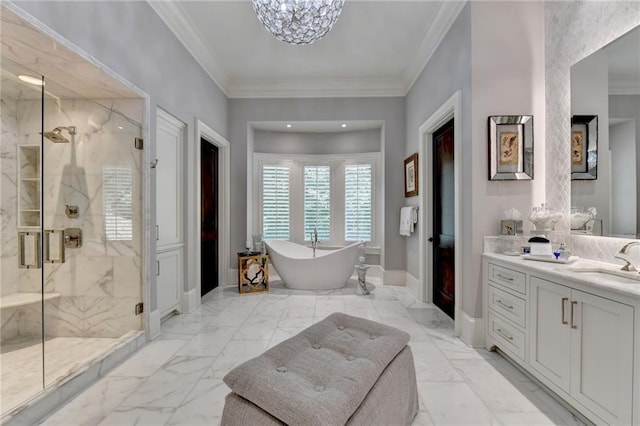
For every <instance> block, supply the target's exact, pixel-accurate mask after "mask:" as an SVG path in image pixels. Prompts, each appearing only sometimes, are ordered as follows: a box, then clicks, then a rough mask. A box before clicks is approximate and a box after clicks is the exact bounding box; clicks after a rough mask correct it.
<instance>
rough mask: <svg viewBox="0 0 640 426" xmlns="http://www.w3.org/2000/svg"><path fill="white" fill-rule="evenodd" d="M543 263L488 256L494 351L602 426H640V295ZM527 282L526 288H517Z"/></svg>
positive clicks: (489, 339) (489, 330) (486, 294)
mask: <svg viewBox="0 0 640 426" xmlns="http://www.w3.org/2000/svg"><path fill="white" fill-rule="evenodd" d="M538 263H541V262H530V261H523V260H520V259H514V260H510V259H509V258H507V257H506V256H502V258H501V256H500V255H495V254H491V255H485V256H484V261H483V268H484V269H483V271H484V276H485V283H484V284H485V285H484V301H485V303H484V310H485V312H484V313H485V316H484V317H485V318H486V319H487V327H486V336H485V337H486V346H487V348H488V349H491V348H493V347H497V348H499V349H500V350H501V351H502V352H504V353H505V354H506V355H507V356H509V357H510V358H512V359H513V360H514V361H515V362H516V363H518V364H519V365H521V366H522V367H523V368H524V369H526V370H527V371H529V372H530V373H531V374H532V375H533V376H535V377H536V378H537V379H539V380H540V381H541V382H542V383H544V384H545V385H546V386H547V387H548V388H549V389H550V390H552V391H553V392H554V393H555V394H556V395H558V396H559V397H561V398H562V399H564V400H565V401H566V402H567V403H569V404H570V405H572V406H573V407H574V408H575V409H576V410H578V411H580V412H581V413H583V414H584V415H585V417H587V418H589V419H590V420H591V421H593V422H594V423H596V424H615V425H635V424H640V413H639V412H640V393H639V392H640V383H638V381H639V378H640V374H639V373H638V369H639V368H640V353H639V352H640V350H639V349H638V348H639V347H640V345H639V344H638V340H639V336H640V332H639V331H640V330H639V329H640V326H639V325H638V324H640V321H639V319H638V315H639V314H640V309H639V306H640V303H639V298H638V296H637V295H636V294H630V295H629V296H628V297H626V296H625V295H624V293H623V292H620V291H616V290H615V289H614V290H612V291H611V292H608V291H607V290H606V288H604V286H602V285H599V286H595V287H593V288H590V287H589V285H587V284H584V283H581V282H580V280H579V279H575V278H568V275H566V274H565V275H563V274H562V273H558V274H555V272H556V271H558V269H554V268H553V266H555V267H556V268H557V265H551V266H548V265H541V266H538V265H537V264H538ZM496 271H498V272H501V274H500V275H502V276H503V277H506V278H505V279H504V280H503V282H502V281H499V280H496ZM509 278H513V280H510V279H509ZM520 280H521V281H522V282H523V283H524V286H523V287H516V286H513V285H512V283H514V282H516V281H520ZM632 285H637V286H638V288H640V283H638V284H632ZM515 288H521V290H520V291H516V290H514V289H515ZM636 293H637V292H636ZM503 304H504V305H506V306H502V305H503ZM522 312H526V314H525V317H522V316H521V315H522ZM498 329H499V330H501V331H502V333H500V332H499V331H498ZM510 337H511V338H510ZM516 346H517V347H516ZM520 346H521V347H520ZM634 367H635V369H634Z"/></svg>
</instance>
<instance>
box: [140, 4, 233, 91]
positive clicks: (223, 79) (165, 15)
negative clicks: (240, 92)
mask: <svg viewBox="0 0 640 426" xmlns="http://www.w3.org/2000/svg"><path fill="white" fill-rule="evenodd" d="M147 3H148V4H149V6H151V8H152V9H153V10H154V11H155V12H156V13H157V14H158V16H160V19H162V21H163V22H164V23H165V24H166V25H167V26H168V27H169V29H170V30H171V32H173V34H174V35H175V36H176V37H177V38H178V40H179V41H180V43H182V45H183V46H184V47H185V49H187V51H188V52H189V53H190V54H191V56H193V57H194V59H195V60H196V61H197V62H198V63H199V64H200V66H201V67H202V68H203V69H204V71H205V72H206V73H207V74H208V75H209V77H211V79H212V80H213V81H214V82H215V83H216V84H217V85H218V87H219V88H220V90H222V91H223V92H224V94H225V95H227V96H229V94H228V93H227V91H226V87H227V84H228V77H227V75H226V74H225V72H224V71H223V70H222V67H221V66H220V64H219V63H218V61H217V60H216V58H215V57H214V56H213V54H212V53H211V50H209V47H208V46H207V44H206V43H205V42H204V37H203V36H202V34H201V33H200V32H199V31H197V30H196V26H195V25H194V23H193V22H192V21H191V19H189V17H188V16H187V14H186V13H185V12H184V9H183V8H182V6H181V5H180V2H177V1H153V0H147Z"/></svg>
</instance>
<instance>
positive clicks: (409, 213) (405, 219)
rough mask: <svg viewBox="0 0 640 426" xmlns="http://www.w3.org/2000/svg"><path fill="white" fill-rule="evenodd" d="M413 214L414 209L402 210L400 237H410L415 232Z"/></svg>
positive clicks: (405, 208)
mask: <svg viewBox="0 0 640 426" xmlns="http://www.w3.org/2000/svg"><path fill="white" fill-rule="evenodd" d="M413 212H414V209H413V207H403V208H402V209H400V235H402V236H403V237H408V236H410V235H411V233H412V232H413V225H414V221H413V218H414V214H413Z"/></svg>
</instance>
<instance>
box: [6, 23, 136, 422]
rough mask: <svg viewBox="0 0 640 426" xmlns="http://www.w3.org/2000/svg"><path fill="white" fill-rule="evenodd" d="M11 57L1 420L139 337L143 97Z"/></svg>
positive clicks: (8, 102)
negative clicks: (110, 93)
mask: <svg viewBox="0 0 640 426" xmlns="http://www.w3.org/2000/svg"><path fill="white" fill-rule="evenodd" d="M3 38H4V35H3ZM10 41H11V38H10V37H9V38H8V40H7V42H10ZM4 43H5V40H4V39H3V44H4ZM10 51H11V49H6V48H5V47H4V46H3V51H2V54H3V55H2V58H1V72H2V82H1V83H2V84H1V86H0V87H1V110H0V115H1V132H2V133H1V146H0V178H1V180H0V199H1V202H2V205H1V210H0V211H1V213H2V221H1V227H0V244H1V246H0V262H1V270H0V319H1V333H0V373H1V377H0V383H1V385H0V392H1V393H0V402H1V413H0V416H5V415H7V414H8V413H10V412H11V411H12V410H14V409H15V408H16V407H20V406H22V405H24V404H25V403H27V402H28V401H29V400H30V399H32V398H33V397H34V396H37V395H39V394H40V393H42V392H43V390H45V389H49V388H52V387H55V386H58V385H59V384H61V383H63V382H64V381H66V380H68V379H69V378H70V377H72V376H73V375H74V373H75V372H77V371H79V370H80V369H81V368H82V367H85V366H86V365H88V364H89V363H91V362H94V361H96V360H98V359H100V358H101V357H103V356H105V354H108V353H109V352H110V351H112V350H114V348H115V347H117V346H118V345H119V344H120V343H121V342H123V341H124V340H126V339H128V338H131V337H132V336H134V335H138V334H139V333H140V330H142V329H143V322H142V315H139V312H136V310H137V308H139V304H140V303H141V302H142V247H143V245H142V226H143V221H142V213H143V212H142V206H143V203H142V159H143V156H142V151H140V150H138V149H136V147H135V143H134V141H135V139H136V138H140V137H141V136H142V135H141V133H142V127H141V124H140V122H141V120H142V119H141V117H142V111H143V107H142V106H143V104H142V101H141V100H140V99H116V98H96V97H95V96H96V94H103V93H104V91H103V92H100V91H99V90H96V87H97V88H98V89H99V88H100V85H101V84H102V82H92V81H91V79H90V78H88V79H87V81H86V84H85V85H84V86H80V87H74V88H72V89H70V88H69V87H68V86H69V85H67V84H64V79H63V78H61V77H60V76H61V75H63V74H61V73H57V74H56V76H55V77H54V78H51V77H49V76H47V75H44V76H43V75H42V73H39V72H36V71H34V69H33V68H34V67H32V66H29V65H30V64H26V65H25V64H23V63H19V62H18V61H17V60H16V58H15V57H7V56H5V54H7V52H10ZM27 56H28V55H25V57H27ZM60 82H62V83H63V84H61V83H60Z"/></svg>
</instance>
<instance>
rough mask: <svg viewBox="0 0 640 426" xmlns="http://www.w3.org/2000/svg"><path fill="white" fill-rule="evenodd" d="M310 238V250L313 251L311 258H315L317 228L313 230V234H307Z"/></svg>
mask: <svg viewBox="0 0 640 426" xmlns="http://www.w3.org/2000/svg"><path fill="white" fill-rule="evenodd" d="M309 235H310V237H311V248H312V249H313V257H316V249H317V248H318V228H315V227H314V228H313V232H309Z"/></svg>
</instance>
